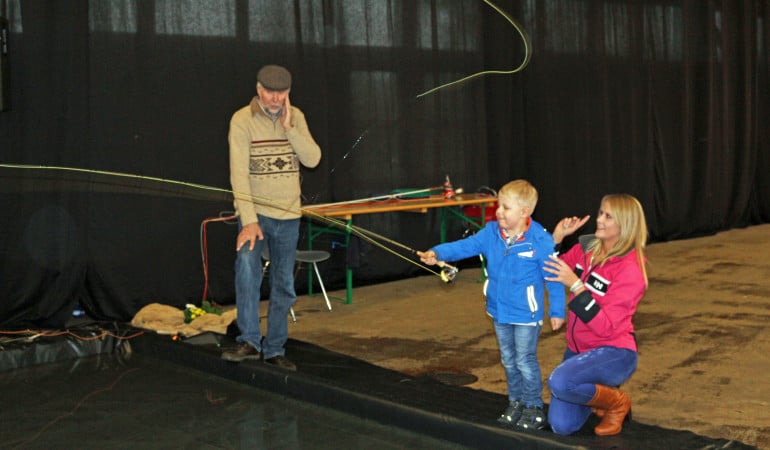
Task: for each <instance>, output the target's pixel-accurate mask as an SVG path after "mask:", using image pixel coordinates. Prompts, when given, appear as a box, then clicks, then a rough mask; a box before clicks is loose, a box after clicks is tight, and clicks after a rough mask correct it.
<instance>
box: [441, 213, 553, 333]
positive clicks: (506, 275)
mask: <svg viewBox="0 0 770 450" xmlns="http://www.w3.org/2000/svg"><path fill="white" fill-rule="evenodd" d="M431 250H433V251H434V252H436V256H437V259H438V260H439V261H447V262H450V261H457V260H460V259H465V258H470V257H472V256H476V255H479V254H481V255H484V259H485V260H486V264H487V272H488V274H487V277H488V285H487V287H486V295H487V313H488V314H489V315H490V316H492V318H493V319H495V321H497V322H498V323H521V324H524V323H532V322H540V321H541V320H543V309H544V295H545V288H546V287H547V288H548V304H549V311H548V315H549V317H552V318H558V319H563V318H564V307H565V295H564V285H562V284H561V283H559V282H551V281H545V277H546V276H548V275H549V274H548V272H546V271H545V270H543V267H545V264H544V261H546V260H548V257H549V255H552V254H554V249H553V237H552V236H551V235H550V233H548V231H546V230H545V228H543V226H542V225H540V224H539V223H537V222H535V221H534V220H532V221H531V222H530V226H529V229H527V231H525V232H524V235H523V236H522V237H521V238H520V239H519V240H518V241H516V242H515V243H513V245H512V246H511V247H510V248H508V247H507V245H506V243H505V240H504V239H503V237H502V236H501V235H500V227H499V226H498V224H497V222H496V221H494V222H488V223H487V225H486V226H485V227H484V229H482V230H481V231H479V232H478V233H476V234H474V235H472V236H470V237H467V238H465V239H461V240H459V241H454V242H449V243H446V244H440V245H437V246H435V247H433V248H432V249H431Z"/></svg>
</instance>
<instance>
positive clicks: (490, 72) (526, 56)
mask: <svg viewBox="0 0 770 450" xmlns="http://www.w3.org/2000/svg"><path fill="white" fill-rule="evenodd" d="M484 3H486V4H487V5H489V6H490V7H492V9H494V10H495V11H497V12H498V13H499V14H500V15H501V16H503V17H504V18H505V20H507V21H508V23H510V24H511V26H513V28H515V29H516V31H517V32H518V33H519V36H521V40H522V42H523V43H524V59H523V60H522V62H521V64H519V66H518V67H516V68H515V69H511V70H484V71H481V72H477V73H474V74H472V75H468V76H467V77H465V78H461V79H459V80H455V81H452V82H449V83H445V84H442V85H440V86H436V87H434V88H432V89H429V90H427V91H425V92H423V93H422V94H418V95H417V97H416V98H420V97H424V96H426V95H430V94H433V93H434V92H437V91H439V90H441V89H444V88H448V87H450V86H455V85H458V84H461V83H465V82H466V81H469V80H472V79H474V78H478V77H481V76H484V75H511V74H514V73H516V72H521V71H522V70H524V68H525V67H527V64H529V60H530V58H531V55H532V49H531V44H530V41H529V36H527V33H526V32H525V31H524V29H522V28H521V25H519V24H518V22H516V21H515V20H514V19H513V18H512V17H511V16H509V15H508V14H507V13H506V12H505V11H503V10H502V9H500V7H498V6H497V5H495V4H494V3H492V2H490V1H489V0H484Z"/></svg>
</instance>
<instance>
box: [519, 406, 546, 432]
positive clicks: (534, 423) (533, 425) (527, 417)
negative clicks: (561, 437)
mask: <svg viewBox="0 0 770 450" xmlns="http://www.w3.org/2000/svg"><path fill="white" fill-rule="evenodd" d="M545 425H546V421H545V413H544V412H543V408H541V407H539V406H528V407H526V408H524V411H522V413H521V418H520V419H519V421H518V422H516V426H517V427H519V428H526V429H528V430H542V429H543V428H545Z"/></svg>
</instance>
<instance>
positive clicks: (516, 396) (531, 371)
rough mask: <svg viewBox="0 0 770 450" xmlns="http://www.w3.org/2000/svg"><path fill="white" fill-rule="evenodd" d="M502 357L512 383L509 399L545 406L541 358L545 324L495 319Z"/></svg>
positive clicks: (509, 381) (509, 386) (506, 377)
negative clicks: (539, 343) (539, 351)
mask: <svg viewBox="0 0 770 450" xmlns="http://www.w3.org/2000/svg"><path fill="white" fill-rule="evenodd" d="M494 326H495V334H496V335H497V345H498V346H499V347H500V358H501V360H502V363H503V368H504V369H505V379H506V381H507V383H508V400H510V401H513V400H521V402H522V403H524V404H525V405H526V406H538V407H541V408H542V407H543V379H542V377H541V375H540V363H539V362H538V361H537V339H538V336H539V335H540V328H541V327H542V325H539V324H538V325H514V324H509V323H498V322H497V321H495V322H494Z"/></svg>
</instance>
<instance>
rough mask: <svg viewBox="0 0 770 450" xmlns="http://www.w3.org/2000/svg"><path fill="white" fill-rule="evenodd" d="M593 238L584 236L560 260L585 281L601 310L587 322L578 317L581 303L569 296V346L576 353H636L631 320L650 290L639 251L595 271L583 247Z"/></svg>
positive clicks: (588, 254)
mask: <svg viewBox="0 0 770 450" xmlns="http://www.w3.org/2000/svg"><path fill="white" fill-rule="evenodd" d="M591 238H592V236H581V238H580V242H581V243H580V244H576V245H575V246H574V247H572V248H571V249H570V250H569V251H568V252H567V253H566V254H564V255H562V256H561V259H562V260H564V262H566V263H567V264H568V265H569V266H570V267H571V268H572V270H573V271H574V272H575V274H576V275H578V276H579V277H580V279H581V280H583V283H584V284H585V286H586V290H587V291H588V293H589V294H590V296H591V298H592V299H593V301H595V302H596V304H598V306H599V309H598V311H597V310H596V309H595V305H594V311H593V317H591V318H590V319H589V320H588V321H587V322H584V321H583V320H582V319H581V318H580V317H578V315H577V314H575V310H576V309H577V308H576V304H577V303H578V302H575V304H573V302H572V300H573V299H574V298H575V296H574V295H571V296H570V304H569V306H570V308H569V310H570V311H569V318H568V321H567V332H566V333H567V345H568V346H569V348H570V350H572V351H574V352H577V353H582V352H585V351H588V350H591V349H594V348H597V347H605V346H611V347H618V348H626V349H629V350H633V351H636V350H637V348H636V339H635V337H634V325H633V323H632V322H631V320H632V318H633V316H634V312H636V305H638V304H639V301H640V300H641V299H642V296H643V295H644V292H645V290H646V289H647V286H646V284H645V281H644V275H643V273H642V270H641V268H640V267H639V263H638V261H637V255H636V250H631V251H630V252H628V253H626V254H625V255H622V256H617V257H612V258H610V259H609V260H607V261H605V263H604V264H603V265H602V266H599V267H593V266H592V265H591V253H590V252H589V253H586V251H585V250H584V247H583V245H586V244H587V243H588V242H589V241H590V239H591ZM581 244H582V245H581ZM584 295H585V294H584ZM589 301H590V299H589Z"/></svg>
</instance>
